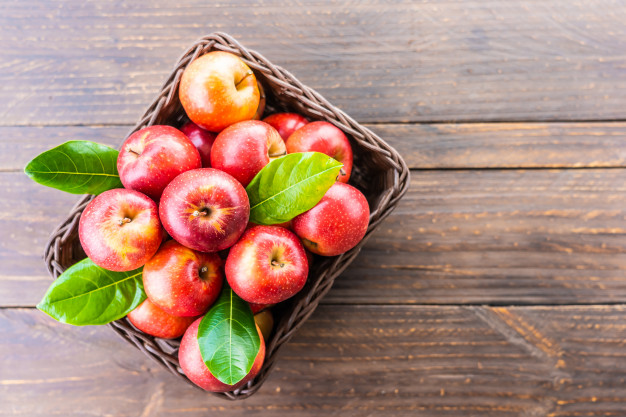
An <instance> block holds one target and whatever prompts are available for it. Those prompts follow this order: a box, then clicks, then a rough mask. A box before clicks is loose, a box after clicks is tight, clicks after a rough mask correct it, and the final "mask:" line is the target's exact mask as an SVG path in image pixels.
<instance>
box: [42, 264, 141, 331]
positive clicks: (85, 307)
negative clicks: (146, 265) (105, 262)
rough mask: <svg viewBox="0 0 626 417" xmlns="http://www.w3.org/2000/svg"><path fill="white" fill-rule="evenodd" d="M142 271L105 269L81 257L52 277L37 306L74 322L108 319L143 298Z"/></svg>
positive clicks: (83, 323) (47, 312) (64, 320)
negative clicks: (55, 278) (52, 280)
mask: <svg viewBox="0 0 626 417" xmlns="http://www.w3.org/2000/svg"><path fill="white" fill-rule="evenodd" d="M141 271H142V269H141V268H139V269H135V270H134V271H128V272H114V271H108V270H106V269H104V268H100V267H99V266H98V265H96V264H94V263H93V262H92V261H91V260H90V259H89V258H87V259H83V260H82V261H80V262H78V263H77V264H75V265H72V266H71V267H70V268H68V269H67V271H65V272H64V273H63V274H61V276H60V277H59V278H58V279H57V280H56V281H54V283H53V284H52V285H51V286H50V288H48V292H46V295H45V296H44V297H43V300H41V302H40V303H39V304H38V305H37V308H38V309H39V310H41V311H43V312H44V313H46V314H48V315H50V316H51V317H52V318H54V319H56V320H58V321H60V322H62V323H67V324H73V325H75V326H85V325H89V324H107V323H110V322H112V321H115V320H117V319H121V318H122V317H124V316H125V315H126V314H128V313H129V312H130V311H132V310H133V309H134V308H135V307H137V306H138V305H139V304H141V303H142V302H143V301H144V300H145V299H146V294H145V293H144V291H143V281H142V277H141Z"/></svg>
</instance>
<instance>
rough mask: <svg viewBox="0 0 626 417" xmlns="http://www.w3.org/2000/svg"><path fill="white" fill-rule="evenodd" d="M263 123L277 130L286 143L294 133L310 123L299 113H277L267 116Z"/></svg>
mask: <svg viewBox="0 0 626 417" xmlns="http://www.w3.org/2000/svg"><path fill="white" fill-rule="evenodd" d="M263 121H264V122H265V123H267V124H269V125H270V126H272V127H273V128H274V129H276V130H277V131H278V133H279V134H280V136H281V137H282V138H283V139H284V140H285V142H286V141H287V139H288V138H289V136H291V134H292V133H293V132H295V131H296V130H298V129H300V128H301V127H302V126H304V125H305V124H307V123H309V121H308V120H307V119H305V118H304V116H301V115H299V114H297V113H275V114H272V115H270V116H267V117H266V118H265V119H263Z"/></svg>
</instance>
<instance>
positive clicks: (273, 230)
mask: <svg viewBox="0 0 626 417" xmlns="http://www.w3.org/2000/svg"><path fill="white" fill-rule="evenodd" d="M225 272H226V279H227V280H228V284H229V285H230V287H231V288H232V290H233V291H234V292H235V293H236V294H237V295H238V296H239V297H241V298H242V299H244V300H246V301H248V302H250V303H255V304H275V303H280V302H281V301H284V300H286V299H288V298H289V297H291V296H293V295H294V294H296V293H297V292H298V291H300V290H301V289H302V287H303V286H304V284H305V282H306V278H307V275H308V273H309V262H308V261H307V257H306V252H305V250H304V247H303V246H302V243H301V242H300V240H299V239H298V237H297V236H296V235H295V234H294V233H293V232H290V231H289V230H287V229H285V228H283V227H276V226H253V227H251V228H249V229H248V230H246V232H245V233H244V234H243V236H242V237H241V239H240V240H239V241H238V242H237V243H236V244H235V245H234V246H233V247H232V248H230V252H229V253H228V258H226V267H225Z"/></svg>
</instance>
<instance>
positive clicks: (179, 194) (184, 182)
mask: <svg viewBox="0 0 626 417" xmlns="http://www.w3.org/2000/svg"><path fill="white" fill-rule="evenodd" d="M159 216H160V218H161V221H162V222H163V227H165V230H166V231H167V232H168V233H169V234H170V236H172V238H174V240H176V241H177V242H179V243H181V244H183V245H185V246H187V247H189V248H191V249H195V250H198V251H201V252H217V251H221V250H224V249H226V248H229V247H231V246H232V245H234V244H235V242H237V240H238V239H239V237H240V236H241V234H242V233H243V231H244V230H245V228H246V225H247V224H248V218H249V217H250V202H249V201H248V195H247V194H246V190H245V189H244V188H243V187H242V186H241V184H240V183H239V182H238V181H237V180H236V179H234V178H233V177H232V176H230V175H228V174H227V173H225V172H222V171H218V170H217V169H213V168H200V169H194V170H191V171H187V172H184V173H182V174H181V175H179V176H178V177H176V178H175V179H174V180H173V181H172V182H171V183H170V184H169V185H168V186H167V187H166V188H165V190H164V191H163V196H162V197H161V202H160V204H159Z"/></svg>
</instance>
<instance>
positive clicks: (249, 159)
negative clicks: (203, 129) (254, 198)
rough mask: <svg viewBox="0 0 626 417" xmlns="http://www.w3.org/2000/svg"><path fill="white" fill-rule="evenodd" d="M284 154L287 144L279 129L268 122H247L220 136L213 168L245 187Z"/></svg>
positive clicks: (216, 141)
mask: <svg viewBox="0 0 626 417" xmlns="http://www.w3.org/2000/svg"><path fill="white" fill-rule="evenodd" d="M285 153H286V148H285V142H284V141H283V139H282V138H281V137H280V135H279V134H278V132H277V131H276V129H274V128H273V127H272V126H270V125H268V124H267V123H265V122H261V121H258V120H248V121H245V122H239V123H236V124H234V125H232V126H229V127H227V128H226V129H224V130H222V131H221V132H220V133H219V134H218V135H217V138H216V139H215V142H214V143H213V148H212V150H211V166H212V167H213V168H216V169H219V170H221V171H224V172H226V173H228V174H230V175H232V176H233V177H235V178H236V179H237V181H239V182H240V183H241V184H242V185H243V186H244V187H245V186H247V185H248V184H249V183H250V181H252V178H254V176H255V175H256V174H258V172H259V171H260V170H261V169H263V167H264V166H265V165H267V164H269V162H270V161H271V160H272V159H274V158H278V157H280V156H283V155H285Z"/></svg>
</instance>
